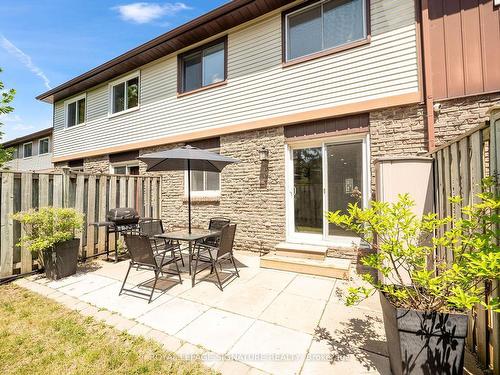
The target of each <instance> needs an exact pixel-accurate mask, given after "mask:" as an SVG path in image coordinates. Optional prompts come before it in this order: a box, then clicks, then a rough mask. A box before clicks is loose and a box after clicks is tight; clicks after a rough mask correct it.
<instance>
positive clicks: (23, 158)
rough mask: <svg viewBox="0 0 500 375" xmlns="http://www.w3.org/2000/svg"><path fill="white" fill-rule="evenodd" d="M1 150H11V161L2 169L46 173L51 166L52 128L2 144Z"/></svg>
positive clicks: (52, 166)
mask: <svg viewBox="0 0 500 375" xmlns="http://www.w3.org/2000/svg"><path fill="white" fill-rule="evenodd" d="M2 146H3V148H5V149H7V148H13V149H14V153H13V155H12V160H11V161H9V162H7V163H5V164H4V166H3V168H7V169H10V170H14V171H22V172H28V171H32V172H35V171H36V172H41V171H44V172H47V171H51V170H52V169H53V168H54V165H53V164H52V128H47V129H43V130H40V131H37V132H35V133H31V134H28V135H25V136H22V137H19V138H16V139H13V140H11V141H8V142H5V143H3V145H2Z"/></svg>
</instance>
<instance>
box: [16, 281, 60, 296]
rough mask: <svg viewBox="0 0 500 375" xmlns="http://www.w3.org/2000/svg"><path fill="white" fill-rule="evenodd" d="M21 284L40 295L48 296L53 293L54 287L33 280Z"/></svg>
mask: <svg viewBox="0 0 500 375" xmlns="http://www.w3.org/2000/svg"><path fill="white" fill-rule="evenodd" d="M22 286H23V288H26V289H29V290H31V291H32V292H35V293H38V294H41V295H42V296H46V297H48V296H50V295H51V294H53V293H54V289H51V288H49V287H48V286H45V285H42V284H38V283H36V282H33V281H27V282H26V283H24V284H23V285H22Z"/></svg>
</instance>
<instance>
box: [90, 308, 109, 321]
mask: <svg viewBox="0 0 500 375" xmlns="http://www.w3.org/2000/svg"><path fill="white" fill-rule="evenodd" d="M111 315H112V312H111V311H108V310H98V311H97V312H96V313H95V315H94V319H96V320H99V321H101V322H105V323H107V321H108V319H109V318H110V316H111Z"/></svg>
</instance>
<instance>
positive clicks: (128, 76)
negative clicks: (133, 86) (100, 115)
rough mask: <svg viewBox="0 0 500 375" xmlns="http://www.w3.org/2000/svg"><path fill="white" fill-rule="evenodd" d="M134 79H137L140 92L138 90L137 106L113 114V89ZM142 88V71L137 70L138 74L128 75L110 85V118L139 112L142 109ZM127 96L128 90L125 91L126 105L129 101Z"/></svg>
mask: <svg viewBox="0 0 500 375" xmlns="http://www.w3.org/2000/svg"><path fill="white" fill-rule="evenodd" d="M134 78H137V81H138V82H139V90H138V91H139V92H138V96H137V105H136V106H135V107H132V108H127V109H124V110H123V111H120V112H115V113H113V99H114V98H113V87H115V86H117V85H119V84H121V83H124V82H127V81H129V80H131V79H134ZM141 87H142V83H141V71H140V70H137V71H136V72H133V73H131V74H128V75H126V76H124V77H122V78H119V79H117V80H114V81H113V82H110V83H109V84H108V98H109V106H108V118H112V117H116V116H120V115H123V114H125V113H130V112H134V111H138V110H139V109H140V108H141ZM126 95H127V90H125V105H127V102H128V100H127V99H128V98H127V97H126Z"/></svg>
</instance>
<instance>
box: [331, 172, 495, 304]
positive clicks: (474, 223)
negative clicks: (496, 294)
mask: <svg viewBox="0 0 500 375" xmlns="http://www.w3.org/2000/svg"><path fill="white" fill-rule="evenodd" d="M483 185H484V188H483V192H482V193H480V194H478V195H477V198H478V199H477V203H475V204H472V205H467V206H464V207H462V208H461V209H460V210H461V213H462V215H461V216H462V217H461V218H452V217H445V218H439V217H438V216H437V214H435V213H430V214H427V215H424V216H423V217H417V216H416V215H415V214H413V212H412V208H413V207H414V206H415V203H414V202H413V201H412V200H411V198H410V197H409V196H408V195H400V196H399V200H398V201H397V202H395V203H386V202H376V201H374V202H371V204H370V206H369V207H368V208H366V209H361V208H359V207H358V206H357V204H353V205H350V206H349V208H348V214H347V215H345V214H341V212H340V211H337V212H329V213H328V214H327V215H328V219H329V221H330V222H331V223H334V224H336V225H339V226H340V227H342V228H345V229H350V230H352V231H354V232H356V233H357V234H358V235H359V236H360V237H361V238H362V239H363V240H365V241H366V242H368V243H369V244H370V245H371V247H372V249H374V250H377V251H376V253H373V254H370V255H367V256H365V257H363V258H362V263H363V264H364V265H366V266H369V267H372V268H374V269H375V270H377V271H378V272H379V274H381V275H383V276H384V279H385V282H384V283H381V282H380V281H379V280H378V279H377V278H376V277H374V276H373V275H372V274H369V273H367V274H364V275H362V277H363V279H364V280H365V281H366V282H368V283H369V284H370V285H371V287H365V286H362V287H352V288H349V293H348V296H347V301H346V303H347V304H348V305H351V304H355V303H358V302H359V301H361V300H362V299H364V298H367V297H369V296H370V295H371V294H373V293H374V292H375V291H377V290H378V291H380V292H382V293H384V294H385V296H386V297H387V298H388V299H389V300H390V301H391V302H392V303H393V304H394V305H395V306H397V307H405V308H411V309H417V310H425V311H440V312H446V311H464V310H466V309H471V308H472V307H473V306H474V305H475V304H477V303H479V304H481V305H483V306H484V307H486V308H488V309H492V310H494V311H497V312H498V311H500V300H499V299H498V298H492V299H490V300H489V301H488V302H485V298H484V296H485V290H484V288H485V287H484V285H485V282H488V281H489V280H496V279H499V278H500V247H499V246H498V243H497V242H496V241H498V239H499V238H500V236H499V234H500V233H499V229H498V228H499V222H500V220H499V215H498V212H499V209H500V197H499V196H498V195H496V194H495V193H494V192H493V182H492V181H491V180H485V181H484V184H483ZM449 200H450V204H451V206H452V208H453V207H455V206H456V205H461V204H462V201H461V198H459V197H452V198H450V199H449ZM451 212H454V211H451ZM446 252H448V254H450V256H449V257H448V258H452V259H446V257H445V256H442V257H438V256H437V254H444V253H446ZM451 254H452V255H453V256H451ZM430 257H434V267H432V266H431V267H429V265H428V259H429V258H430ZM405 277H406V278H409V280H410V282H408V281H407V280H405ZM405 282H406V284H405Z"/></svg>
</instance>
